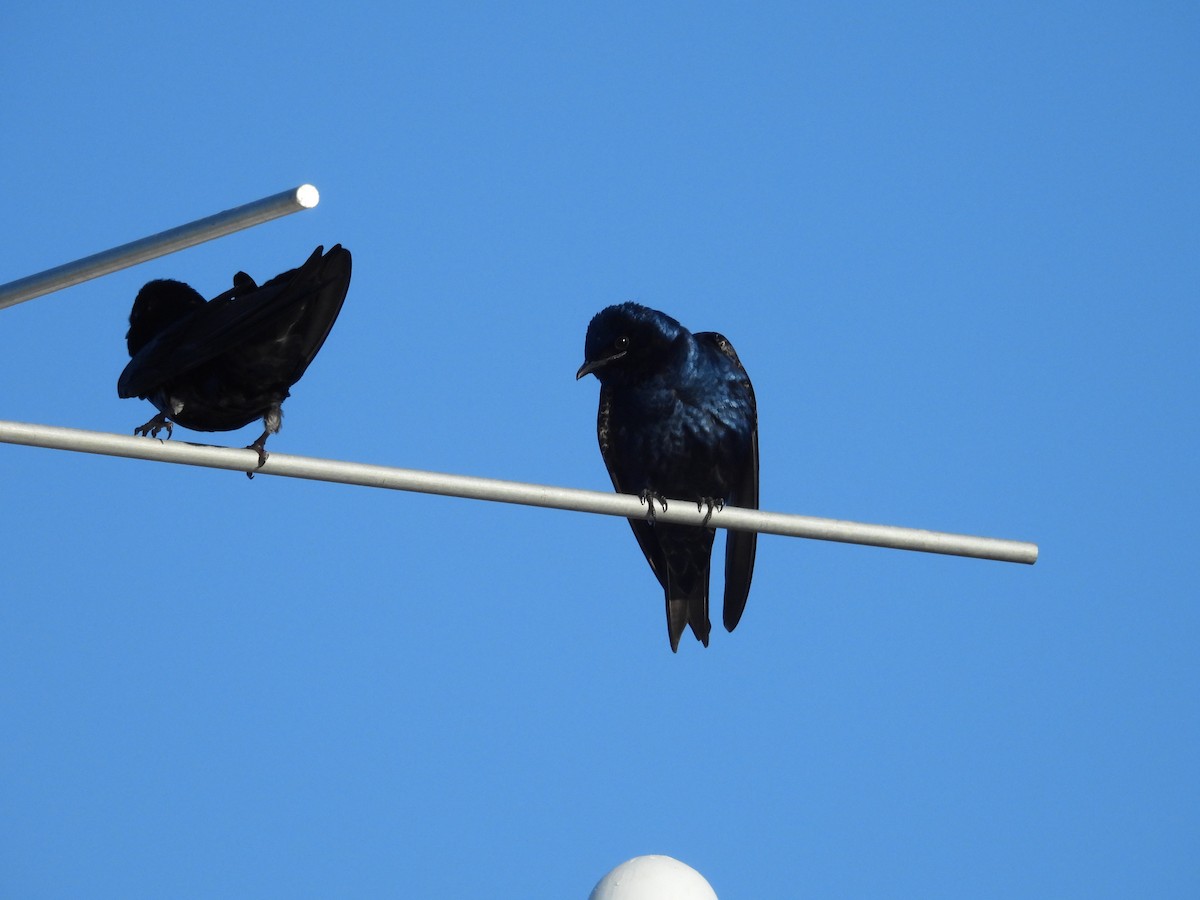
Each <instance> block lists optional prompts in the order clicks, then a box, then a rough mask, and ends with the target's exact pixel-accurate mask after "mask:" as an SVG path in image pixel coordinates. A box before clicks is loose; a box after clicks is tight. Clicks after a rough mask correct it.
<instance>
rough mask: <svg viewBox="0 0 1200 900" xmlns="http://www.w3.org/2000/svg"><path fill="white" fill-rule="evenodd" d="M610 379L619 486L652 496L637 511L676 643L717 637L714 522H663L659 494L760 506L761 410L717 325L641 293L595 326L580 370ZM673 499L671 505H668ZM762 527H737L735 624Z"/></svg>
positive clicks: (601, 429) (603, 388) (637, 527)
mask: <svg viewBox="0 0 1200 900" xmlns="http://www.w3.org/2000/svg"><path fill="white" fill-rule="evenodd" d="M588 374H592V375H595V376H596V377H597V378H598V379H599V380H600V412H599V416H598V418H597V423H596V433H597V436H598V437H599V440H600V454H601V456H603V457H604V464H605V465H606V466H607V467H608V474H609V477H611V478H612V483H613V487H615V488H616V489H617V491H618V492H620V493H626V494H637V495H638V496H640V497H641V498H642V499H643V500H645V501H646V502H647V503H648V504H649V509H650V512H651V515H650V519H649V520H634V519H630V520H629V524H630V525H631V526H632V527H633V533H634V535H635V536H636V537H637V541H638V544H639V545H640V546H641V548H642V552H643V553H644V554H645V555H646V560H647V561H648V562H649V563H650V568H651V569H652V570H653V571H654V574H655V576H656V577H657V578H658V581H659V583H660V584H661V585H662V588H663V593H664V596H665V598H666V604H667V634H668V636H669V637H670V639H671V649H672V650H673V651H675V650H678V648H679V637H680V635H681V634H683V629H684V626H685V625H689V626H691V629H692V633H693V634H695V636H696V638H697V639H698V640H699V641H700V642H701V643H703V644H704V646H706V647H707V646H708V635H709V631H710V630H711V625H710V624H709V618H708V576H709V563H710V559H711V556H712V545H713V537H714V534H715V530H714V529H712V528H708V527H695V526H690V525H667V524H663V523H659V522H655V521H654V520H653V511H654V503H655V502H659V503H663V501H664V499H666V498H671V497H677V498H681V499H686V500H693V501H695V502H696V503H697V505H699V506H701V507H703V506H705V505H707V506H708V507H709V513H710V514H711V512H712V508H713V507H716V508H718V509H719V508H720V507H722V506H724V505H725V504H729V505H730V506H741V507H747V508H752V509H757V508H758V409H757V406H756V404H755V400H754V388H753V387H752V386H751V385H750V378H749V377H748V376H747V375H746V370H745V368H743V366H742V363H741V361H740V360H739V359H738V355H737V353H736V352H735V351H734V349H733V345H732V344H730V343H729V341H728V340H727V339H726V338H725V337H724V336H722V335H720V334H717V333H716V332H713V331H703V332H698V333H696V334H692V333H691V332H690V331H688V330H687V329H686V328H684V327H683V326H682V325H680V324H679V322H677V321H676V320H675V319H673V318H671V317H670V316H668V315H666V314H664V313H661V312H658V311H657V310H653V309H648V308H647V307H645V306H641V305H639V304H637V303H622V304H619V305H617V306H610V307H608V308H607V309H604V310H602V311H601V312H599V313H598V314H597V315H596V317H595V318H593V319H592V322H591V324H590V325H589V326H588V330H587V338H586V340H585V341H584V362H583V365H582V366H580V367H579V371H578V372H577V373H576V376H575V377H576V378H577V379H578V378H582V377H583V376H584V375H588ZM664 508H665V504H664ZM757 537H758V535H757V534H756V533H754V532H752V531H729V532H728V536H727V538H726V544H725V608H724V616H723V618H724V622H725V628H726V629H728V630H729V631H733V629H734V627H735V626H736V625H737V623H738V621H739V620H740V619H741V617H742V611H743V610H744V609H745V608H746V597H747V595H748V594H749V592H750V578H751V576H752V575H753V573H754V551H755V546H756V543H757Z"/></svg>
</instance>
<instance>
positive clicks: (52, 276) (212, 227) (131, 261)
mask: <svg viewBox="0 0 1200 900" xmlns="http://www.w3.org/2000/svg"><path fill="white" fill-rule="evenodd" d="M319 201H320V195H319V194H318V193H317V189H316V188H315V187H313V186H312V185H311V184H302V185H300V186H299V187H296V188H292V189H291V190H290V191H283V192H281V193H278V194H272V195H271V196H270V197H263V198H262V199H261V200H255V201H254V202H253V203H247V204H245V205H244V206H238V207H235V208H233V209H227V210H225V211H224V212H219V213H217V214H216V215H212V216H208V217H207V218H204V219H197V220H196V221H195V222H189V223H188V224H187V225H180V226H179V227H178V228H171V229H169V230H167V231H160V232H159V233H158V234H152V235H150V237H144V238H141V239H140V240H136V241H132V242H130V243H128V244H122V245H121V246H120V247H114V248H112V249H111V250H104V251H102V252H100V253H94V254H92V255H91V256H86V257H84V258H83V259H77V260H75V262H69V263H65V264H63V265H61V266H55V267H54V268H53V269H47V270H46V271H45V272H39V273H38V274H36V275H29V276H27V277H25V278H18V279H17V280H16V281H10V282H9V283H8V284H0V309H4V308H5V307H7V306H15V305H16V304H18V303H23V302H25V301H26V300H32V299H33V298H34V297H40V296H42V295H43V294H49V293H52V292H53V291H61V290H62V289H63V288H67V287H70V286H71V285H73V284H79V283H80V282H83V281H89V280H91V279H93V278H99V277H100V276H101V275H108V274H109V273H110V272H116V271H118V270H119V269H125V268H128V267H129V266H135V265H137V264H138V263H143V262H146V260H149V259H155V258H156V257H159V256H166V255H167V254H168V253H174V252H175V251H177V250H184V249H186V248H188V247H192V246H195V245H196V244H202V243H204V242H205V241H211V240H212V239H213V238H219V237H223V236H224V235H227V234H230V233H232V232H234V231H241V230H242V229H243V228H250V227H251V226H253V225H260V224H262V223H263V222H269V221H271V220H272V219H278V218H279V217H280V216H286V215H288V214H290V213H294V212H299V211H300V210H302V209H312V208H313V207H314V206H316V205H317V203H318V202H319Z"/></svg>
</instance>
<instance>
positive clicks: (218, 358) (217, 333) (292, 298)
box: [117, 244, 350, 466]
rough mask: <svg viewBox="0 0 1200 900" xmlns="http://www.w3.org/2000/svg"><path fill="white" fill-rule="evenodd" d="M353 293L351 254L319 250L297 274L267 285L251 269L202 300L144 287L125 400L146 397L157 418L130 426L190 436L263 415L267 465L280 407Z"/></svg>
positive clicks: (179, 289)
mask: <svg viewBox="0 0 1200 900" xmlns="http://www.w3.org/2000/svg"><path fill="white" fill-rule="evenodd" d="M349 289H350V251H349V250H346V249H345V248H343V247H342V246H341V245H340V244H337V245H334V246H333V247H331V248H330V250H329V252H328V253H323V248H322V247H317V249H316V250H314V251H313V252H312V255H310V256H309V258H308V260H307V261H305V263H304V264H303V265H302V266H300V267H299V268H297V269H289V270H288V271H286V272H284V273H283V274H281V275H277V276H276V277H275V278H272V279H271V280H270V281H268V282H267V283H266V284H262V285H259V284H256V283H255V281H254V279H253V278H251V277H250V276H249V275H247V274H246V273H245V272H238V273H237V274H236V275H234V276H233V288H232V289H231V290H228V291H226V292H225V293H223V294H221V295H220V296H217V297H214V298H213V299H212V300H209V301H207V302H206V301H205V299H204V298H203V297H202V296H200V294H199V293H197V292H196V291H195V290H194V289H192V288H191V287H189V286H188V285H186V284H184V283H183V282H181V281H172V280H169V279H158V280H156V281H151V282H149V283H147V284H146V285H145V286H144V287H143V288H142V289H141V290H140V291H138V295H137V298H136V299H135V300H134V301H133V311H132V312H131V313H130V314H129V331H128V333H127V334H126V335H125V341H126V344H127V346H128V347H129V356H130V357H131V359H130V360H129V365H127V366H126V367H125V371H123V372H122V373H121V377H120V380H119V381H118V382H117V394H118V395H119V396H121V397H141V398H143V399H145V400H149V401H150V402H151V403H153V404H154V405H155V406H156V407H157V408H158V411H159V413H158V415H157V416H155V417H154V418H153V419H151V420H150V421H149V422H147V423H146V424H145V425H141V426H139V427H138V428H135V429H134V432H133V433H134V434H148V435H151V436H154V435H157V434H158V432H159V431H162V430H166V432H167V437H170V436H171V428H172V423H174V424H176V425H182V426H183V427H184V428H191V429H192V430H194V431H233V430H234V429H237V428H241V427H242V426H244V425H249V424H250V423H251V422H253V421H254V420H255V419H262V421H263V433H262V435H261V436H260V437H259V438H258V440H256V441H255V442H254V443H253V444H251V445H250V449H253V450H256V451H257V452H258V458H259V465H260V466H261V465H262V464H263V463H265V462H266V459H267V451H266V447H265V445H266V442H267V437H268V436H269V435H272V434H274V433H275V432H277V431H278V430H279V426H280V424H281V422H282V418H283V410H282V404H283V401H284V400H285V399H287V397H288V394H289V389H290V388H291V387H292V385H294V384H295V383H296V382H297V381H299V380H300V376H302V375H303V374H304V372H305V370H306V369H307V368H308V366H309V363H311V362H312V361H313V358H314V357H315V356H316V355H317V351H318V350H320V349H321V346H322V344H324V343H325V338H326V337H327V336H328V334H329V330H330V329H331V328H332V327H333V323H334V321H335V320H336V319H337V317H338V313H339V312H341V309H342V303H343V302H344V301H345V299H346V292H347V291H348V290H349Z"/></svg>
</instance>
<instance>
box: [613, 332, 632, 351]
mask: <svg viewBox="0 0 1200 900" xmlns="http://www.w3.org/2000/svg"><path fill="white" fill-rule="evenodd" d="M613 346H614V347H616V348H617V349H618V350H625V349H626V348H628V347H629V338H627V337H625V335H621V336H620V337H619V338H617V340H616V343H614V344H613Z"/></svg>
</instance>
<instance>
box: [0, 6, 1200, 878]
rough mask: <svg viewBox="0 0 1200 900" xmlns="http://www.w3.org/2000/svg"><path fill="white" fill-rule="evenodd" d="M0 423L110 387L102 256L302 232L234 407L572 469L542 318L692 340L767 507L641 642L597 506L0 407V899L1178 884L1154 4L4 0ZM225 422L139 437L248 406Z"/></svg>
mask: <svg viewBox="0 0 1200 900" xmlns="http://www.w3.org/2000/svg"><path fill="white" fill-rule="evenodd" d="M0 44H2V46H3V53H0V75H2V77H3V83H4V84H5V91H4V97H3V99H0V112H2V117H3V121H4V123H5V125H4V128H5V134H6V139H5V141H4V148H3V150H2V151H0V160H3V165H2V166H0V186H2V189H3V196H4V206H5V213H6V215H5V217H4V219H5V224H4V225H3V226H0V229H2V231H3V239H4V246H5V252H4V254H3V260H2V261H0V281H8V280H11V279H15V278H18V277H21V276H24V275H27V274H31V273H33V272H36V271H40V270H42V269H45V268H49V267H51V266H54V265H57V264H59V263H62V262H65V261H68V260H72V259H75V258H78V257H80V256H84V255H86V254H89V253H92V252H95V251H97V250H100V249H104V248H106V247H110V246H114V245H116V244H119V243H122V242H125V241H128V240H132V239H134V238H138V237H141V236H143V235H146V234H149V233H152V232H154V231H158V230H160V229H163V228H167V227H171V226H174V225H177V224H181V223H183V222H186V221H190V220H191V219H194V218H198V217H200V216H204V215H208V214H210V213H212V212H215V211H217V210H220V209H225V208H228V207H231V206H235V205H237V204H240V203H243V202H247V201H249V200H253V199H256V198H258V197H261V196H264V195H266V194H270V193H274V192H276V191H280V190H284V189H286V188H289V187H291V186H294V185H296V184H300V183H302V182H305V181H309V182H312V183H313V184H315V185H316V186H317V187H318V188H319V189H320V191H321V197H322V200H321V204H320V206H319V207H317V209H316V210H314V211H311V212H305V213H301V214H298V215H294V216H291V217H288V218H287V219H284V220H281V221H278V222H274V223H271V224H267V225H263V226H261V227H258V228H255V229H251V230H250V231H246V232H242V233H239V234H237V235H234V236H231V237H227V238H224V239H222V240H219V241H216V242H213V243H210V244H206V245H203V246H201V247H197V248H193V249H190V250H187V251H184V252H182V253H179V254H176V255H174V256H170V257H166V258H163V259H160V260H157V261H154V262H150V263H146V264H144V265H141V266H138V267H136V268H133V269H129V270H126V271H123V272H120V273H116V274H113V275H110V276H107V277H105V278H102V279H99V280H96V281H93V282H90V283H87V284H85V285H80V286H77V287H74V288H71V289H69V290H67V291H64V292H62V293H59V294H55V295H51V296H48V297H45V298H42V299H38V300H35V301H32V302H29V303H26V304H23V305H20V306H18V307H14V308H12V309H9V310H5V311H0V371H3V373H4V384H5V388H4V390H3V391H2V392H0V418H3V419H12V420H17V421H26V422H38V423H45V424H53V425H67V426H75V427H81V428H88V429H96V430H102V431H115V432H122V433H127V432H129V431H130V430H131V429H132V428H133V427H134V426H135V425H138V424H140V423H141V422H143V421H145V420H146V419H147V418H148V417H149V415H150V407H149V405H148V404H146V403H143V402H140V401H123V400H119V399H118V398H117V396H116V387H115V386H116V379H117V376H118V374H119V373H120V371H121V369H122V368H123V366H124V364H125V361H126V356H125V351H124V344H123V336H124V331H125V327H126V319H127V316H128V313H129V307H130V304H131V302H132V299H133V296H134V294H135V293H136V291H137V289H138V287H139V286H140V285H141V284H142V283H143V282H145V281H147V280H149V279H151V278H155V277H174V278H180V279H183V280H185V281H188V282H190V283H191V284H193V285H194V286H195V287H197V288H198V289H199V290H200V291H201V292H202V293H204V294H206V295H209V296H211V295H213V294H215V293H217V292H218V291H220V290H222V289H223V288H224V287H225V286H227V284H228V283H229V278H230V276H231V275H232V274H233V272H235V271H237V270H238V269H245V270H246V271H248V272H249V273H250V274H251V275H253V276H255V277H257V278H260V279H262V278H265V277H269V276H271V275H274V274H276V273H277V272H279V271H281V270H282V269H285V268H289V267H291V266H294V265H296V264H297V263H298V262H299V261H300V260H302V259H303V258H304V257H305V256H306V255H307V254H308V253H309V252H310V251H311V249H312V248H313V247H314V246H315V245H316V244H318V243H323V244H326V245H330V244H333V243H335V242H341V243H343V244H345V245H346V246H347V247H349V248H350V249H351V250H352V252H353V253H354V265H355V269H354V279H353V283H352V285H351V289H350V295H349V297H348V299H347V301H346V306H345V308H344V310H343V312H342V316H341V318H340V320H339V321H338V323H337V325H336V327H335V328H334V330H333V332H332V334H331V335H330V338H329V340H328V342H327V344H326V345H325V348H324V350H323V351H322V353H321V355H320V356H319V357H318V359H317V360H316V362H315V363H314V364H313V366H312V367H311V368H310V369H309V371H308V373H307V375H306V376H305V378H304V380H303V381H302V382H301V383H300V384H299V385H298V386H297V387H296V389H295V390H294V391H293V396H292V398H291V399H290V400H289V401H288V403H287V405H286V407H285V414H286V418H285V422H284V429H283V431H282V433H281V434H280V435H278V436H277V437H276V438H273V439H272V442H271V447H272V448H273V449H276V450H278V451H280V452H285V453H295V454H304V455H313V456H321V457H330V458H338V459H349V460H355V461H363V462H373V463H380V464H385V465H399V466H407V467H413V468H424V469H434V470H438V471H447V472H461V473H466V474H472V475H484V476H490V477H497V478H511V479H516V480H523V481H534V482H541V483H548V484H558V485H571V486H578V487H587V488H597V489H606V488H607V487H608V481H607V476H606V474H605V471H604V467H603V464H602V462H601V460H600V456H599V452H598V450H597V448H596V443H595V431H594V427H595V412H596V400H597V393H598V388H597V385H596V383H595V381H594V380H593V379H588V380H585V381H583V382H579V383H576V381H575V380H574V372H575V370H576V368H577V367H578V365H579V364H580V362H581V361H582V353H583V337H584V332H585V330H586V327H587V323H588V321H589V319H590V318H591V316H592V315H593V314H594V313H595V312H596V311H598V310H599V309H601V308H603V307H604V306H607V305H609V304H611V303H616V302H620V301H623V300H637V301H640V302H642V303H645V304H647V305H649V306H653V307H656V308H658V309H662V310H664V311H666V312H668V313H670V314H671V315H673V316H675V317H676V318H678V319H679V320H680V321H682V322H683V323H684V324H685V325H687V326H688V327H691V328H693V329H696V330H708V329H713V330H719V331H721V332H723V333H725V334H726V335H728V336H729V337H730V339H731V340H732V341H733V343H734V344H735V346H736V347H737V350H738V352H739V354H740V355H741V358H742V360H743V361H744V363H745V364H746V367H747V369H748V371H749V373H750V375H751V377H752V378H753V380H754V385H755V388H756V391H757V395H758V403H759V414H760V441H761V453H762V503H763V506H764V508H766V509H771V510H776V511H780V512H795V513H805V514H809V515H817V516H829V517H835V518H845V519H856V520H861V521H869V522H882V523H888V524H896V525H911V526H917V527H925V528H933V529H939V530H947V531H962V532H969V533H976V534H985V535H991V536H996V537H1009V538H1017V539H1026V540H1034V541H1037V542H1038V543H1039V544H1040V545H1041V548H1042V558H1041V561H1040V562H1039V563H1038V564H1037V565H1036V566H1034V567H1032V568H1030V567H1025V566H1017V565H1006V564H1001V563H993V562H983V561H976V560H962V559H954V558H943V557H936V556H928V555H923V554H914V553H904V552H898V551H890V550H880V549H874V548H865V547H853V546H843V545H836V544H825V543H817V542H807V541H799V540H794V539H787V538H779V537H770V536H767V537H763V538H762V539H761V540H760V543H759V558H758V565H757V569H756V573H755V580H754V587H753V589H752V591H751V594H750V600H749V604H748V606H747V610H746V614H745V616H744V618H743V620H742V623H741V625H740V626H739V628H738V630H737V632H736V633H734V634H732V635H730V634H726V633H725V632H724V631H723V630H719V629H718V631H717V632H715V633H714V640H713V643H712V646H711V647H710V648H709V649H708V650H702V649H701V648H700V646H699V645H698V644H696V643H695V642H694V641H692V640H691V639H690V638H685V642H684V643H683V644H682V645H681V648H680V652H679V654H678V655H677V656H674V655H672V654H671V653H670V650H669V648H668V646H667V639H666V629H665V625H664V621H663V611H662V600H661V594H660V592H659V590H658V588H657V586H656V583H655V581H654V579H653V577H652V575H651V573H650V571H649V569H648V567H647V566H646V565H645V562H644V561H643V559H642V557H641V554H640V552H639V551H638V549H637V546H636V544H635V542H634V540H633V537H632V535H631V534H630V533H629V530H628V528H627V527H626V525H625V524H624V523H622V522H620V521H617V520H613V519H607V518H601V517H596V516H586V515H581V514H572V513H566V512H556V511H546V510H536V509H527V508H521V507H509V506H502V505H489V504H481V503H472V502H469V501H465V500H457V499H448V498H437V497H425V496H419V495H407V494H399V493H389V492H383V491H372V490H368V489H364V488H353V487H343V486H335V485H328V484H319V483H304V482H298V481H292V480H289V479H280V478H269V477H260V478H257V479H255V480H254V481H253V482H248V481H247V480H246V479H245V478H243V477H242V476H241V475H239V474H236V473H227V472H215V471H206V470H199V469H191V468H183V467H175V466H167V465H161V464H152V463H143V462H136V461H128V460H116V459H111V458H104V457H95V458H93V457H86V456H81V455H74V454H66V453H62V452H57V451H49V450H40V449H34V448H20V447H12V446H0V463H2V466H3V476H2V477H0V492H2V493H0V496H2V498H3V508H4V512H5V515H4V522H5V526H4V528H3V532H2V534H3V547H4V549H3V551H0V559H2V560H3V566H2V567H0V722H2V723H3V725H2V726H0V893H3V894H5V895H7V896H19V897H65V896H89V897H122V898H131V897H163V896H172V897H189V896H197V897H199V896H255V897H271V896H280V897H283V896H287V897H294V896H398V897H400V896H403V897H419V896H424V897H431V896H440V897H483V896H489V897H496V896H499V897H514V898H517V897H521V898H524V897H548V898H558V897H571V896H575V897H583V896H586V895H587V892H588V891H589V890H590V889H591V887H592V885H593V884H594V883H595V881H596V880H597V879H598V878H599V877H600V876H601V875H602V874H603V873H604V872H605V871H607V870H608V869H609V868H611V867H612V866H614V865H616V864H617V863H619V862H621V861H622V860H624V859H627V858H628V857H631V856H634V855H637V854H642V853H664V854H668V855H671V856H675V857H677V858H679V859H681V860H683V861H684V862H686V863H688V864H689V865H691V866H693V867H695V868H696V869H697V870H699V871H700V872H702V873H703V874H704V875H705V876H706V877H707V878H708V880H709V881H710V882H711V883H712V885H713V887H714V888H715V890H716V891H717V893H718V894H719V895H720V896H722V897H723V898H735V897H756V898H769V897H793V896H812V897H863V896H892V897H923V898H930V897H963V896H971V897H1011V896H1022V897H1055V898H1061V897H1071V896H1078V897H1090V898H1094V897H1106V896H1111V897H1127V896H1154V897H1194V896H1196V895H1197V893H1198V892H1200V854H1198V853H1197V848H1198V847H1200V813H1198V810H1200V777H1198V775H1197V767H1196V760H1197V758H1198V754H1200V720H1198V717H1197V712H1198V700H1200V685H1198V679H1197V646H1198V641H1197V639H1198V638H1200V611H1198V605H1197V599H1196V589H1195V584H1196V574H1197V572H1196V570H1197V566H1196V547H1197V543H1198V539H1200V528H1198V527H1197V524H1196V517H1195V508H1196V501H1197V499H1198V497H1197V487H1196V485H1197V482H1196V475H1195V453H1196V447H1197V441H1198V439H1200V434H1198V429H1197V425H1196V417H1195V406H1196V376H1197V371H1196V362H1195V360H1196V348H1197V346H1198V338H1200V327H1198V326H1200V313H1198V312H1197V300H1198V299H1200V298H1198V296H1197V286H1198V285H1200V265H1198V263H1197V260H1198V258H1200V256H1198V253H1197V250H1198V243H1200V240H1198V239H1200V221H1198V214H1197V210H1198V209H1200V176H1198V175H1197V172H1198V170H1197V166H1196V160H1197V158H1198V154H1200V126H1198V117H1197V109H1198V106H1197V101H1198V100H1200V63H1198V62H1197V60H1198V59H1200V53H1198V51H1200V12H1198V11H1197V8H1196V7H1195V6H1194V5H1193V4H1185V3H1152V4H1083V3H1055V4H1045V3H1036V4H1035V3H977V4H970V5H966V4H961V5H960V4H937V3H922V4H894V3H887V4H861V5H856V6H853V7H850V6H843V7H839V8H838V9H836V10H834V9H829V8H808V7H806V6H805V5H802V4H792V3H788V4H782V3H781V4H760V5H757V6H756V7H754V8H753V9H747V8H744V7H742V6H734V5H704V6H697V5H695V4H682V3H679V4H611V3H610V4H603V5H601V4H595V5H592V4H586V5H580V4H549V3H546V4H539V3H517V4H507V5H504V6H503V7H501V6H500V5H491V4H469V3H466V4H462V3H460V4H409V5H405V6H403V7H385V6H383V5H380V6H378V7H375V8H352V9H337V8H334V7H329V6H326V5H323V6H318V5H313V4H306V3H292V4H278V5H273V6H268V5H255V4H232V3H214V4H204V5H202V6H195V5H190V6H189V5H176V6H172V7H163V6H150V5H138V4H129V3H121V2H117V3H114V4H111V5H109V6H106V7H105V9H104V10H103V11H88V10H84V9H82V8H80V7H79V6H78V5H66V4H57V3H43V4H23V5H20V6H19V7H16V8H14V9H13V10H11V11H9V12H8V13H7V14H6V18H5V28H4V36H3V38H2V39H0ZM256 434H257V432H256V431H253V430H252V429H249V428H247V429H245V430H244V432H238V433H234V434H225V435H216V436H211V437H206V436H204V435H196V434H192V433H187V432H183V431H177V437H182V438H184V439H189V440H202V441H203V440H214V441H216V442H220V443H226V444H229V445H233V446H241V445H244V444H246V443H248V442H249V441H250V440H252V439H253V437H254V436H255V435H256Z"/></svg>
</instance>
